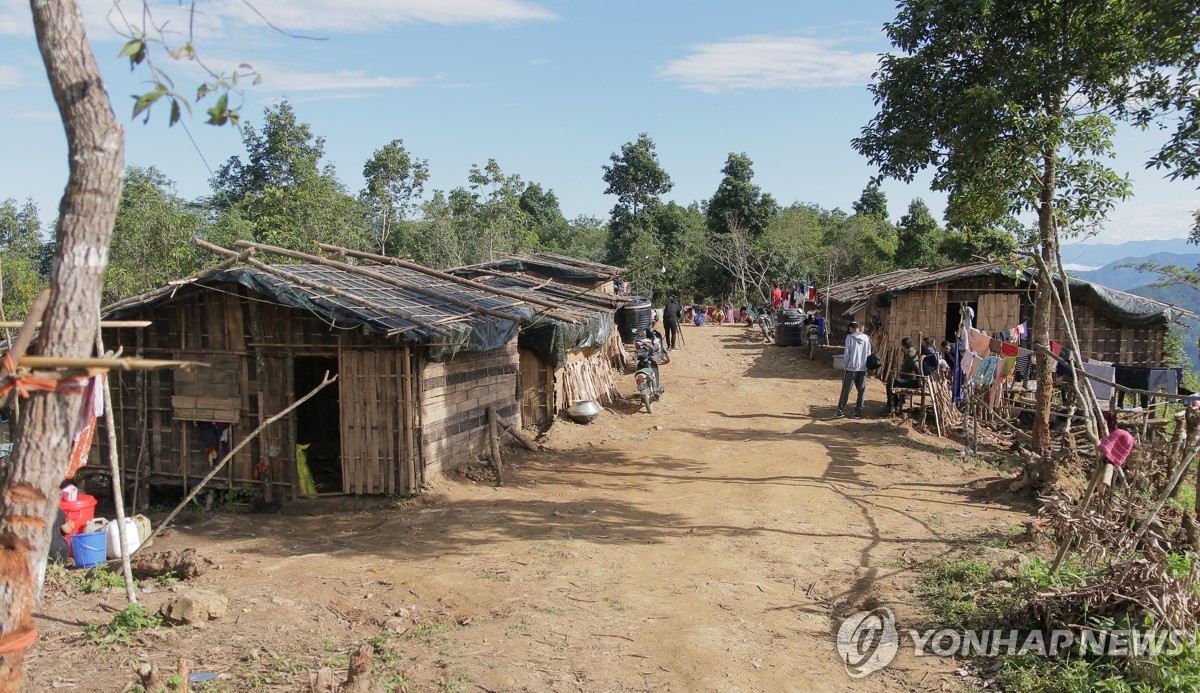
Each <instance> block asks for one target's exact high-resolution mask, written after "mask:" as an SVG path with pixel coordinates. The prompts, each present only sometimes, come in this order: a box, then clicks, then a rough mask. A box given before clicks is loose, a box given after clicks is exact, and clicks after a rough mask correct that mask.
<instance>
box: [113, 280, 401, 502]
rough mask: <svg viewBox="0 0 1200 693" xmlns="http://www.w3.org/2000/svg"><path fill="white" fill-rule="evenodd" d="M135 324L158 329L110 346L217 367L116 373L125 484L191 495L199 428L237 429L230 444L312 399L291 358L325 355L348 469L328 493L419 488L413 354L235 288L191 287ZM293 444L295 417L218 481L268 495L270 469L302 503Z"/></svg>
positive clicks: (275, 481) (126, 334)
mask: <svg viewBox="0 0 1200 693" xmlns="http://www.w3.org/2000/svg"><path fill="white" fill-rule="evenodd" d="M139 317H141V318H142V319H147V320H151V321H152V323H153V324H151V326H149V327H147V328H145V329H142V330H134V329H122V330H112V331H109V332H108V333H106V335H105V343H106V345H107V346H109V348H116V347H121V348H123V349H124V352H125V353H126V354H140V355H142V356H144V357H146V358H169V359H183V360H192V361H199V362H202V363H208V364H210V367H209V368H201V369H197V370H195V371H191V372H184V371H170V370H166V371H155V372H151V373H146V374H138V373H118V374H117V376H116V379H115V384H116V385H117V387H116V391H115V393H114V415H115V417H116V423H117V428H118V431H119V441H120V442H119V445H120V446H121V451H120V452H121V455H122V459H123V460H125V461H126V464H125V472H124V473H125V475H126V477H127V478H132V477H134V476H135V475H136V476H138V477H139V478H140V479H141V480H142V481H143V482H148V483H153V484H158V485H179V486H181V487H182V488H184V489H187V488H189V487H190V486H191V485H192V484H193V483H194V482H195V481H196V480H198V479H199V478H200V477H202V476H204V475H205V474H207V473H208V472H209V470H210V469H211V467H210V464H209V460H208V457H207V455H205V453H204V451H203V450H202V449H201V447H200V442H199V440H198V438H197V435H196V430H197V428H196V426H197V424H196V422H198V421H226V422H229V423H231V424H232V426H231V430H230V447H231V448H232V447H233V446H234V445H236V444H237V442H238V441H239V440H241V439H242V438H243V437H244V436H246V435H248V434H249V433H250V432H252V431H253V430H254V429H255V428H256V427H257V426H258V425H259V421H261V420H264V419H266V418H267V417H269V416H271V415H273V414H275V413H277V412H279V411H281V410H282V409H284V408H286V407H287V406H288V405H289V404H291V402H293V401H294V400H295V398H297V397H299V396H303V395H304V394H306V392H307V388H306V390H305V392H296V391H295V390H296V386H295V383H294V375H295V359H297V358H302V357H319V358H327V359H329V360H330V362H331V366H332V368H331V370H333V371H335V372H338V374H339V379H338V382H337V383H334V384H333V385H330V386H329V387H331V388H338V391H337V392H338V399H339V405H338V406H339V409H340V411H339V412H338V414H336V415H337V416H338V417H339V419H340V423H341V441H340V445H341V449H340V456H341V463H342V488H341V489H325V488H323V489H320V490H322V491H344V492H349V493H411V492H414V491H415V490H416V489H417V487H418V486H419V484H420V483H421V480H422V477H423V475H422V470H421V466H422V461H423V455H422V451H421V448H420V433H419V430H418V427H419V418H418V417H419V407H418V406H417V405H416V400H417V399H418V398H419V397H420V390H419V387H418V383H419V380H420V361H421V359H420V358H419V357H418V354H417V353H416V350H414V349H409V348H405V347H401V346H398V345H396V344H395V343H394V342H393V341H392V340H385V339H382V338H378V337H375V336H370V335H365V334H364V333H363V332H362V331H361V330H339V329H335V328H332V327H331V326H329V325H328V324H326V323H324V322H323V321H321V320H320V319H318V318H316V317H315V316H313V315H312V314H310V313H308V312H306V311H303V310H297V309H293V308H288V307H283V306H277V305H274V304H270V303H266V302H264V301H261V300H259V299H258V298H257V297H256V296H253V295H250V294H249V292H247V291H246V290H245V289H243V288H240V287H237V286H235V285H222V286H218V287H214V288H213V289H210V290H200V291H189V292H187V293H185V294H184V295H182V296H179V297H178V298H175V299H172V300H169V301H167V302H164V303H162V304H159V305H157V306H153V307H151V308H148V309H146V310H144V311H143V312H142V314H141V315H140V316H139ZM302 406H307V405H302ZM142 421H144V422H145V425H144V430H145V441H144V450H143V441H142V437H141V435H140V431H142V430H143V426H142V424H141V422H142ZM296 437H297V431H296V418H295V413H293V414H291V415H289V416H287V417H285V418H284V419H281V420H280V421H278V422H277V423H275V424H274V425H272V426H270V427H269V428H267V429H266V430H265V431H264V432H263V434H261V435H260V436H259V438H257V439H255V440H253V441H251V442H250V443H249V444H248V445H247V446H246V447H244V448H243V449H242V450H241V451H239V452H238V454H237V455H236V456H235V457H234V459H233V460H231V461H230V463H229V465H228V466H227V467H226V469H225V470H224V471H222V473H221V474H220V475H219V476H218V477H217V478H215V479H214V480H213V481H212V482H210V486H211V487H213V488H217V489H228V488H260V487H261V486H262V485H263V482H262V480H261V479H255V478H254V476H253V470H254V467H255V466H257V465H260V464H262V465H265V467H266V468H267V469H268V470H269V472H268V478H269V482H270V484H271V485H272V488H276V489H277V490H278V491H280V492H283V493H286V494H289V495H292V496H293V497H294V496H295V494H296V492H297V487H296V466H295V460H296V454H295V449H296V442H297V440H296ZM139 451H142V456H141V458H140V459H141V460H142V465H141V469H140V470H138V469H136V467H137V460H139Z"/></svg>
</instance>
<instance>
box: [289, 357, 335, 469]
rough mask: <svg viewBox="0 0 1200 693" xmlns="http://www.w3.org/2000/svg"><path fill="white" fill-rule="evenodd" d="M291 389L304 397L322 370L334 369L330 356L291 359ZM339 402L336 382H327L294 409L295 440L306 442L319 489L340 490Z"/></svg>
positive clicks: (320, 375)
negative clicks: (292, 363) (321, 388)
mask: <svg viewBox="0 0 1200 693" xmlns="http://www.w3.org/2000/svg"><path fill="white" fill-rule="evenodd" d="M293 362H294V366H293V370H294V374H293V376H294V377H293V392H294V393H295V396H296V397H303V396H304V395H306V394H308V392H309V391H310V390H312V389H313V388H314V387H316V386H317V385H318V384H319V383H320V382H321V379H322V378H324V377H325V372H326V371H329V374H330V375H335V374H336V373H337V359H336V358H334V357H332V356H297V357H296V358H295V359H294V360H293ZM339 411H340V409H339V406H338V383H336V382H334V383H333V384H331V385H327V386H326V387H325V389H323V390H321V391H320V392H318V393H317V394H316V395H315V396H314V397H313V398H312V399H310V400H308V401H307V402H305V403H304V404H301V405H300V407H299V408H298V409H296V444H297V445H308V449H307V450H306V452H307V454H308V468H309V471H311V472H312V476H313V481H314V482H315V483H316V486H317V492H318V493H340V492H341V490H342V458H341V450H342V439H341V438H342V437H341V430H342V426H341V417H340V416H339Z"/></svg>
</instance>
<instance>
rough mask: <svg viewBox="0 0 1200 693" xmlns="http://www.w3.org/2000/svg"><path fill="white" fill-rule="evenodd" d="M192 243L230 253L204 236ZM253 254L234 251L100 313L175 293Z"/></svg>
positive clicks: (114, 304) (104, 308)
mask: <svg viewBox="0 0 1200 693" xmlns="http://www.w3.org/2000/svg"><path fill="white" fill-rule="evenodd" d="M192 243H194V244H195V245H197V246H199V247H201V248H204V249H205V250H211V251H212V252H215V253H218V254H221V255H229V253H228V252H227V251H225V249H224V248H222V247H221V246H219V245H213V244H212V243H209V242H208V241H206V240H204V239H202V238H193V239H192ZM253 254H254V251H252V250H250V251H246V252H244V253H234V254H233V255H232V256H230V257H228V258H227V259H225V260H222V261H221V262H218V263H217V264H215V265H213V266H212V267H209V268H208V269H202V270H200V271H198V272H193V273H192V274H189V275H188V276H186V277H184V278H182V279H176V280H174V281H172V282H168V283H167V285H166V286H162V287H159V288H157V289H154V290H153V291H147V292H146V293H144V294H138V295H137V296H130V297H129V298H123V299H121V300H120V301H117V302H115V303H110V304H108V305H107V306H104V307H103V308H101V309H100V314H101V315H108V314H110V313H112V312H114V311H117V310H120V309H122V308H127V307H129V306H132V305H136V304H139V303H145V302H146V301H150V300H153V299H155V298H157V297H159V296H163V295H166V294H169V293H173V292H174V291H176V290H177V289H179V287H181V286H183V285H184V284H191V283H194V282H196V281H199V280H200V279H203V278H205V277H208V276H211V275H213V274H217V273H218V272H223V271H225V270H227V269H229V268H230V267H233V266H234V265H235V264H237V263H238V262H241V261H242V260H245V259H246V258H248V257H250V256H251V255H253Z"/></svg>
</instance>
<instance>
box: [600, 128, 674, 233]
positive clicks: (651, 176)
mask: <svg viewBox="0 0 1200 693" xmlns="http://www.w3.org/2000/svg"><path fill="white" fill-rule="evenodd" d="M609 161H611V162H612V165H611V166H605V167H604V182H605V183H607V184H608V187H607V188H605V190H604V194H605V195H616V196H617V207H616V208H614V209H613V217H614V221H615V220H616V216H617V208H620V209H622V210H623V211H624V212H625V213H626V214H627V215H628V216H630V217H632V218H634V219H636V218H637V216H638V214H639V213H640V212H641V211H642V210H644V209H646V208H647V207H649V206H651V205H653V204H656V203H658V202H659V198H660V197H661V196H663V195H665V194H667V193H668V192H670V191H671V188H672V187H673V186H674V184H673V183H672V182H671V177H670V176H669V175H667V172H666V171H664V170H663V168H662V166H660V165H659V163H658V155H657V154H655V153H654V141H653V140H651V139H650V136H649V135H647V134H646V133H644V132H643V133H641V134H640V135H638V138H637V140H635V141H633V142H627V143H625V144H624V145H622V146H621V153H620V155H618V154H616V153H613V154H612V155H610V156H609Z"/></svg>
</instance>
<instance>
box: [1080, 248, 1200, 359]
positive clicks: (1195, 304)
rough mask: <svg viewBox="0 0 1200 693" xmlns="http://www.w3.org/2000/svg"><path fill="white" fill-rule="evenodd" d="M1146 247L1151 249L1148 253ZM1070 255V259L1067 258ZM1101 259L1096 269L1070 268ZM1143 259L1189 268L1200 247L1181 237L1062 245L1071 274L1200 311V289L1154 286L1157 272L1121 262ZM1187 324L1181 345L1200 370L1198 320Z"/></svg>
mask: <svg viewBox="0 0 1200 693" xmlns="http://www.w3.org/2000/svg"><path fill="white" fill-rule="evenodd" d="M1139 250H1141V251H1142V252H1141V254H1138V252H1137V251H1139ZM1147 250H1150V251H1153V252H1148V253H1147V252H1145V251H1147ZM1069 257H1070V258H1072V259H1068V258H1069ZM1100 260H1104V264H1103V265H1101V266H1100V267H1098V268H1097V269H1093V270H1073V269H1071V266H1072V265H1074V266H1080V265H1082V266H1095V263H1097V262H1099V261H1100ZM1145 262H1156V263H1158V264H1160V265H1179V266H1182V267H1189V268H1192V267H1196V266H1197V265H1200V249H1197V246H1194V245H1191V244H1189V243H1187V241H1185V240H1182V239H1180V240H1173V241H1131V242H1129V243H1121V244H1116V245H1100V244H1097V245H1088V244H1078V245H1074V246H1063V264H1065V265H1067V266H1068V268H1067V272H1068V273H1069V274H1071V275H1072V276H1075V277H1079V278H1080V279H1086V280H1087V281H1090V282H1095V283H1097V284H1102V285H1104V286H1107V287H1109V288H1112V289H1119V290H1121V291H1128V292H1129V293H1131V294H1137V295H1138V296H1145V297H1146V298H1153V299H1155V300H1158V301H1163V302H1164V303H1171V304H1173V305H1176V306H1179V307H1180V308H1186V309H1187V310H1190V311H1192V312H1194V313H1200V291H1197V290H1196V289H1193V288H1191V287H1188V286H1181V285H1172V286H1154V285H1153V284H1154V282H1156V281H1158V279H1159V276H1158V275H1157V274H1155V273H1153V272H1143V271H1140V270H1137V269H1134V268H1132V267H1126V266H1124V265H1140V264H1142V263H1145ZM1187 324H1188V325H1189V327H1188V328H1187V330H1186V331H1185V333H1184V336H1183V348H1184V350H1185V351H1186V352H1187V354H1188V356H1189V357H1190V358H1191V360H1192V370H1193V371H1194V372H1200V349H1198V347H1197V343H1196V342H1197V339H1200V324H1198V323H1197V322H1196V321H1187Z"/></svg>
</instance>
